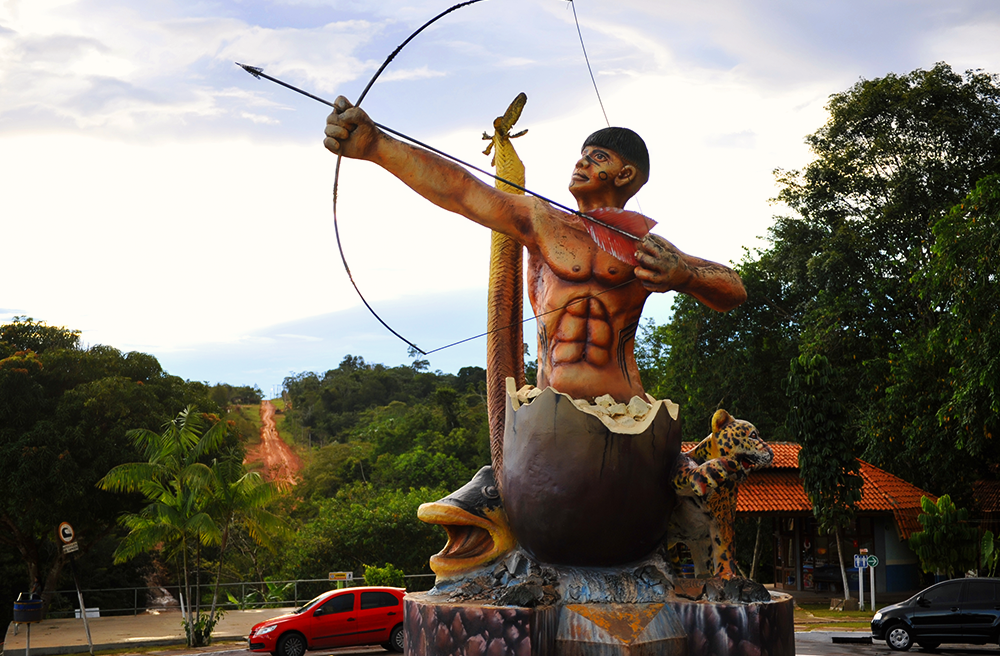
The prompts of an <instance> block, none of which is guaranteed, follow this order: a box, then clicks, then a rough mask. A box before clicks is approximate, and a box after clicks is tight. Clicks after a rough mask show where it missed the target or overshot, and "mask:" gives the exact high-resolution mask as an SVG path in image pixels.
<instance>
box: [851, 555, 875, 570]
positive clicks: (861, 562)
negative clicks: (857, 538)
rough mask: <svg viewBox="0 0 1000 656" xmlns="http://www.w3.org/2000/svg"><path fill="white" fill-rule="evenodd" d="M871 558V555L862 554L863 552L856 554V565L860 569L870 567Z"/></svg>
mask: <svg viewBox="0 0 1000 656" xmlns="http://www.w3.org/2000/svg"><path fill="white" fill-rule="evenodd" d="M869 558H871V556H865V555H862V554H854V566H855V567H857V568H858V569H864V568H865V567H868V559H869ZM875 562H878V561H877V560H876V561H875Z"/></svg>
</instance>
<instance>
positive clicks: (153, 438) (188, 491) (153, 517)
mask: <svg viewBox="0 0 1000 656" xmlns="http://www.w3.org/2000/svg"><path fill="white" fill-rule="evenodd" d="M204 424H205V420H204V419H203V418H202V417H201V416H199V415H197V414H195V413H194V411H193V409H192V408H191V407H190V406H189V407H188V408H186V409H185V410H182V411H181V412H180V413H179V414H178V415H177V417H176V418H174V419H173V420H172V421H170V422H168V423H167V424H166V426H165V427H164V430H163V432H162V433H154V432H153V431H150V430H145V429H138V430H133V431H130V432H129V437H130V439H131V440H132V441H133V442H134V443H135V445H136V446H137V447H138V448H139V449H141V451H142V455H143V457H144V458H145V459H146V461H145V462H134V463H126V464H122V465H118V466H117V467H115V468H114V469H112V470H111V471H109V472H108V474H107V475H106V476H105V477H104V478H102V479H101V481H100V482H99V483H98V485H99V487H100V488H101V489H104V490H109V491H113V492H139V493H141V494H142V496H143V497H145V499H146V501H147V505H146V506H145V507H144V508H143V509H142V510H141V511H140V512H138V513H130V514H127V515H124V516H123V517H122V519H121V523H122V524H123V525H124V526H125V527H126V528H128V530H129V533H128V535H127V536H126V537H125V539H124V540H122V542H121V544H120V545H119V546H118V549H117V550H115V562H116V563H122V562H125V561H127V560H129V559H130V558H133V557H135V556H137V555H139V554H140V553H144V552H147V551H159V550H161V549H162V550H164V552H165V553H166V554H168V555H171V556H175V557H177V558H179V559H180V562H181V572H182V577H183V582H184V583H183V589H184V600H182V603H183V601H185V600H186V602H187V606H186V607H183V608H182V611H183V620H182V621H183V623H184V628H185V631H186V633H187V642H188V646H189V647H191V646H201V645H205V644H209V642H211V633H212V629H213V628H214V626H215V617H214V603H213V614H211V615H209V616H208V617H203V616H202V614H201V608H200V605H199V604H198V603H197V601H196V599H197V597H198V592H197V590H195V592H194V594H192V589H193V586H192V585H191V581H190V578H189V571H190V569H191V567H190V564H189V561H190V559H191V556H192V554H194V555H195V558H196V559H198V558H200V554H201V550H200V547H201V545H218V544H220V543H221V542H222V530H220V527H219V524H218V523H217V522H216V521H215V519H214V518H213V517H212V516H211V514H209V512H208V511H207V507H208V506H209V505H210V503H211V501H212V500H211V487H212V484H213V482H216V481H217V480H218V479H219V478H220V476H215V475H213V472H212V470H211V468H210V467H209V466H208V465H206V464H205V463H204V462H201V460H202V459H203V458H205V457H207V456H208V455H209V454H211V453H212V452H214V451H216V450H218V449H219V448H220V447H221V446H222V444H223V440H224V438H225V433H226V424H225V423H223V422H216V423H215V424H214V425H213V426H211V427H210V428H209V429H208V430H204ZM199 569H200V568H199Z"/></svg>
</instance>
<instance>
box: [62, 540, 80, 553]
mask: <svg viewBox="0 0 1000 656" xmlns="http://www.w3.org/2000/svg"><path fill="white" fill-rule="evenodd" d="M79 550H80V543H79V542H70V543H69V544H64V545H63V553H64V554H71V553H73V552H75V551H79Z"/></svg>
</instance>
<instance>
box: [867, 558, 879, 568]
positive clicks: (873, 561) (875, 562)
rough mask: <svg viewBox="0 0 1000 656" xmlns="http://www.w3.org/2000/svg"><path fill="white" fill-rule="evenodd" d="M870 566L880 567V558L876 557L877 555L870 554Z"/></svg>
mask: <svg viewBox="0 0 1000 656" xmlns="http://www.w3.org/2000/svg"><path fill="white" fill-rule="evenodd" d="M868 566H869V567H878V558H876V557H875V556H868Z"/></svg>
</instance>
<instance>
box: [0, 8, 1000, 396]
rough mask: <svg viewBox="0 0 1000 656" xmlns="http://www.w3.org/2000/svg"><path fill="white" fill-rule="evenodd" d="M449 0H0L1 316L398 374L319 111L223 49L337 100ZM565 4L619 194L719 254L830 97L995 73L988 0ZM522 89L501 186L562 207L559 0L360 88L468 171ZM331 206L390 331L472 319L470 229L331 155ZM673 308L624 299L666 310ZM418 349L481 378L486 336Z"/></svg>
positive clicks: (453, 20)
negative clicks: (643, 154)
mask: <svg viewBox="0 0 1000 656" xmlns="http://www.w3.org/2000/svg"><path fill="white" fill-rule="evenodd" d="M449 1H450V0H444V1H443V2H442V1H440V0H275V1H249V0H248V1H231V2H213V1H211V0H197V1H195V0H142V1H141V2H140V1H139V0H132V1H128V0H0V243H2V244H3V247H2V250H0V252H2V257H0V266H2V275H0V322H2V321H7V320H10V319H11V318H12V317H14V316H30V317H33V318H34V319H36V320H43V321H46V322H47V323H48V324H49V325H57V326H66V327H68V328H72V329H78V330H80V331H82V340H83V342H84V343H85V344H87V345H94V344H108V345H111V346H114V347H116V348H118V349H120V350H122V351H142V352H146V353H151V354H153V355H155V356H156V357H157V358H158V359H159V361H160V363H161V364H162V365H163V367H164V368H165V369H166V370H167V371H168V372H169V373H171V374H174V375H177V376H180V377H182V378H185V379H188V380H200V381H204V382H207V383H210V384H214V383H217V382H226V383H230V384H233V385H258V386H259V387H260V388H261V389H262V390H263V391H264V392H265V394H268V395H270V394H272V393H274V392H275V391H276V390H277V389H278V388H279V387H280V385H281V383H282V380H283V379H284V378H285V377H286V376H289V375H295V374H299V373H302V372H307V371H316V372H320V373H321V372H323V371H326V370H327V369H331V368H334V367H336V366H337V365H338V364H339V362H340V361H341V360H342V359H343V358H344V356H345V355H348V354H352V355H356V356H357V355H360V356H361V357H363V358H364V359H365V360H367V361H368V362H377V363H384V364H386V365H390V366H395V365H400V364H408V363H409V362H411V360H410V358H409V357H408V354H407V345H406V344H405V343H403V342H402V341H400V340H399V339H397V338H396V337H394V336H392V335H391V334H390V333H389V332H388V331H387V330H385V329H384V328H383V327H382V326H381V325H380V324H379V323H378V322H377V321H376V320H375V319H374V318H372V317H371V315H370V314H368V312H367V310H365V309H364V307H363V306H362V305H361V301H360V300H359V298H358V296H357V294H356V293H355V292H354V290H353V289H352V288H351V287H350V284H349V282H348V279H347V276H346V274H345V271H344V267H343V265H342V263H341V262H340V257H339V254H338V250H337V244H336V240H335V235H334V225H333V217H332V211H331V197H332V193H331V192H332V186H333V177H334V167H335V164H336V158H335V157H334V156H333V155H332V154H330V153H329V152H327V151H326V150H325V149H324V148H323V146H322V138H323V127H324V124H325V119H326V115H327V114H328V110H329V108H328V107H326V106H325V105H322V104H320V103H318V102H315V101H313V100H310V99H308V98H304V97H302V96H298V95H297V94H294V93H292V92H290V91H288V90H286V89H284V88H282V87H280V86H278V85H275V84H273V83H271V82H267V81H263V80H256V79H254V78H253V77H251V76H250V75H248V74H247V73H246V72H244V71H243V70H242V69H241V68H239V67H238V66H236V65H235V63H234V62H237V61H238V62H242V63H247V64H251V65H254V66H260V67H262V68H263V69H264V71H265V72H266V73H268V74H269V75H272V76H276V77H279V78H281V79H283V80H285V81H286V82H288V83H290V84H293V85H296V86H299V87H301V88H303V89H306V90H308V91H310V92H311V93H313V94H315V95H318V96H321V97H324V98H326V99H328V100H333V99H335V98H336V97H337V96H338V95H344V96H346V97H347V98H349V99H352V100H353V99H355V98H356V97H357V96H358V95H359V94H360V92H361V90H362V89H363V88H364V86H365V85H366V83H367V82H368V79H369V78H370V77H371V76H372V74H373V73H374V71H375V70H376V69H377V68H378V67H379V65H380V64H381V63H382V61H383V60H384V59H385V58H386V57H387V56H388V54H389V53H390V52H392V50H393V49H394V48H395V47H396V46H397V45H398V44H399V43H401V42H402V41H403V40H404V39H405V38H406V37H407V36H408V35H409V34H410V33H411V32H412V31H413V30H414V29H416V28H417V27H418V26H419V25H421V24H423V23H424V22H425V21H426V20H428V19H429V18H431V17H432V16H434V15H435V14H437V13H438V12H440V11H442V10H444V9H445V8H447V7H448V6H449ZM575 1H576V4H575V7H576V12H577V15H578V16H579V21H580V32H581V33H582V35H583V40H584V44H585V46H586V53H587V55H588V57H589V60H590V64H591V67H592V70H593V74H594V78H595V79H596V83H597V87H598V89H599V91H600V96H601V98H602V99H603V105H604V108H605V110H606V112H607V115H608V120H610V122H611V123H612V124H614V125H624V126H627V127H630V128H632V129H634V130H636V131H637V132H639V134H641V135H643V137H644V139H645V140H646V142H647V144H648V146H649V150H650V154H651V174H650V181H649V183H648V184H647V185H646V187H645V188H644V189H643V190H642V191H641V192H640V193H639V194H638V195H637V196H636V198H635V199H634V200H633V201H632V202H631V203H630V205H629V206H628V207H629V209H635V210H638V211H642V212H643V213H644V214H646V215H648V216H650V217H652V218H653V219H655V220H656V221H658V222H659V224H658V226H657V227H656V229H655V230H654V232H656V233H658V234H661V235H663V236H664V237H666V238H667V239H669V240H670V241H672V242H673V243H674V244H675V245H676V246H677V247H678V248H680V249H681V250H683V251H685V252H688V253H691V254H695V255H698V256H700V257H704V258H707V259H711V260H715V261H718V262H724V263H729V262H737V261H739V260H740V259H741V258H743V257H744V255H745V253H747V252H751V253H752V252H753V250H754V249H758V248H762V247H764V246H765V245H766V241H764V238H765V237H766V234H767V230H768V227H769V226H770V225H771V223H772V221H773V217H774V216H775V215H780V214H783V213H786V212H787V209H785V208H783V207H781V206H780V205H775V204H773V203H771V202H770V199H771V198H772V197H774V196H775V195H776V193H777V191H778V190H777V187H776V186H775V184H774V174H773V171H774V170H775V169H777V168H782V169H797V168H801V167H802V166H804V165H805V164H807V163H808V162H809V161H810V158H811V155H810V152H809V150H808V148H807V147H806V145H805V143H804V137H805V136H806V135H808V134H810V133H812V132H815V131H816V130H817V129H818V128H819V127H821V126H822V125H823V123H824V122H825V120H826V117H827V114H826V111H825V104H826V102H827V100H828V98H829V97H830V95H831V94H834V93H838V92H841V91H844V90H846V89H848V88H850V87H851V86H852V85H853V84H855V83H857V82H858V81H859V80H861V79H873V78H877V77H882V76H884V75H886V74H888V73H897V74H905V73H908V72H910V71H912V70H915V69H917V68H924V69H928V68H930V67H932V66H933V65H934V64H935V63H936V62H939V61H945V62H947V63H949V64H950V65H951V66H952V67H953V68H954V69H955V70H956V71H965V70H967V69H983V70H986V71H988V72H1000V38H998V37H997V35H998V34H1000V3H997V2H995V1H994V0H952V1H950V2H941V1H940V0H926V1H924V0H864V2H861V1H854V0H843V1H840V2H826V1H822V0H755V1H754V2H745V1H737V0H703V1H701V2H679V1H674V0H616V1H615V2H607V1H598V0H575ZM522 91H523V92H525V93H526V94H527V96H528V103H527V106H526V107H525V109H524V112H523V113H522V115H521V118H520V120H519V122H518V125H517V127H518V128H520V129H524V128H527V129H528V133H527V134H526V135H525V136H524V137H522V138H519V139H518V140H517V141H515V146H516V147H517V149H518V152H519V153H520V155H521V157H522V159H523V160H524V162H525V166H526V168H527V186H528V187H529V188H530V189H532V190H534V191H537V192H538V193H541V194H542V195H545V196H548V197H549V198H552V199H553V200H556V201H558V202H561V203H566V204H571V203H572V197H571V196H570V195H569V193H568V191H567V190H566V187H567V184H568V182H569V176H570V173H571V171H572V166H573V163H574V162H575V160H576V158H577V156H578V154H579V151H580V144H581V143H582V141H583V139H584V138H585V137H586V135H587V134H589V133H590V132H592V131H593V130H595V129H598V128H600V127H603V126H604V125H605V117H604V114H603V113H602V109H601V105H600V103H599V102H598V96H597V94H596V93H595V89H594V85H593V83H592V82H591V77H590V72H589V71H588V68H587V64H586V60H585V59H584V54H583V50H582V48H581V43H580V37H579V35H578V33H577V27H576V24H575V23H574V18H573V10H572V7H571V5H570V4H569V3H568V2H566V0H485V1H483V2H479V3H478V4H475V5H471V6H468V7H465V8H462V9H460V10H458V11H455V12H454V13H452V14H449V15H448V16H447V17H445V18H444V19H442V20H441V21H439V22H437V23H436V24H435V25H434V26H433V27H432V28H430V29H428V30H427V31H425V32H424V33H423V34H421V35H420V36H418V37H417V38H416V39H414V40H413V41H412V42H411V43H410V44H409V45H408V46H407V47H406V48H404V49H403V50H402V51H401V52H400V54H399V55H398V56H397V57H396V59H395V60H394V61H393V62H392V63H391V64H390V65H389V67H388V68H387V69H386V71H385V73H384V74H383V75H382V77H381V78H380V79H379V81H378V82H376V84H375V85H374V87H373V88H372V90H371V91H370V92H369V94H368V96H367V97H366V98H365V100H364V103H363V105H362V106H363V107H364V108H365V109H366V110H367V111H368V113H369V114H370V115H371V116H372V117H373V118H374V120H376V121H378V122H379V123H382V124H384V125H387V126H389V127H392V128H393V129H396V130H399V131H401V132H403V133H405V134H408V135H411V136H413V137H415V138H417V139H419V140H421V141H424V142H425V143H429V144H432V145H433V146H435V147H437V148H439V149H441V150H444V151H445V152H448V153H451V154H453V155H456V156H458V157H460V158H462V159H464V160H466V161H469V162H472V163H474V164H477V165H478V166H482V167H484V168H485V167H488V166H489V157H487V156H484V155H483V154H482V150H483V148H484V146H485V143H484V142H483V141H482V139H481V136H482V134H483V132H484V130H492V121H493V119H494V118H495V117H497V116H499V115H500V114H502V113H503V111H504V110H505V109H506V107H507V105H508V104H509V103H510V102H511V100H513V99H514V97H515V96H516V95H517V94H518V93H519V92H522ZM338 214H339V222H340V226H339V227H340V233H341V237H342V239H343V246H344V251H345V255H346V258H347V261H348V264H349V265H350V269H351V272H352V274H353V276H354V279H355V281H356V282H357V284H358V286H359V287H360V289H361V290H362V292H363V293H364V295H365V297H366V298H367V299H368V301H369V302H370V303H371V304H372V306H373V307H375V309H376V310H377V311H378V312H379V314H380V315H381V316H382V317H383V318H384V319H385V320H386V321H387V322H388V323H389V325H391V326H392V327H393V328H394V329H395V330H397V331H398V332H400V333H401V334H402V335H404V336H405V337H406V338H407V339H408V340H410V341H412V342H414V343H416V344H417V345H418V346H420V347H421V348H422V349H424V350H427V351H429V350H432V349H436V348H439V347H441V346H443V345H446V344H450V343H452V342H455V341H459V340H462V339H465V338H467V337H470V336H472V335H476V334H478V333H480V332H482V330H483V329H484V326H485V317H486V307H485V299H486V284H487V276H488V253H489V232H488V231H487V230H486V229H484V228H482V227H480V226H477V225H475V224H472V223H471V222H469V221H467V220H466V219H464V218H462V217H459V216H456V215H452V214H449V213H447V212H444V211H442V210H439V209H437V208H435V207H433V206H432V205H430V204H429V203H428V202H426V201H425V200H423V199H422V198H420V197H419V196H417V195H415V194H414V193H413V192H411V191H410V190H409V189H407V188H406V187H405V186H403V185H402V183H400V182H398V181H397V180H396V179H395V178H393V177H392V176H390V175H389V174H387V173H385V172H384V171H381V170H380V169H378V168H377V167H375V166H374V165H372V164H369V163H366V162H358V161H345V162H344V164H343V170H342V172H341V180H340V191H339V197H338ZM671 297H672V294H664V295H656V296H654V297H652V298H651V299H650V301H649V302H648V303H647V306H646V311H645V313H644V316H645V317H648V318H651V319H652V320H653V321H655V322H656V323H665V322H666V321H667V320H668V319H669V316H670V307H671V303H672V298H671ZM526 312H527V310H526ZM527 315H528V316H530V312H529V313H527ZM533 332H534V328H533V324H529V325H528V327H527V328H526V330H525V334H526V335H531V334H533ZM427 360H428V361H429V363H430V368H431V369H432V370H441V371H445V372H457V371H458V369H460V368H461V367H463V366H484V365H485V340H483V339H475V340H471V341H468V342H466V343H464V344H462V345H461V346H458V347H454V348H449V349H445V350H442V351H440V352H437V353H433V354H431V355H430V356H428V357H427Z"/></svg>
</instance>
